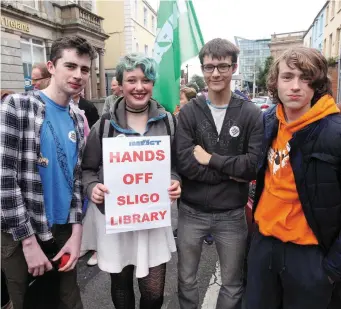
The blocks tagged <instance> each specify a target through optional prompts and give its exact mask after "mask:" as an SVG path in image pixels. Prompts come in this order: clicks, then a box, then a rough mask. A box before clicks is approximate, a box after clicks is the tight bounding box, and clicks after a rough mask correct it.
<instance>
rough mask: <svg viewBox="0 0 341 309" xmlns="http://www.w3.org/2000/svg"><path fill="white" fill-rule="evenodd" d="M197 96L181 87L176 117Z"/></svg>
mask: <svg viewBox="0 0 341 309" xmlns="http://www.w3.org/2000/svg"><path fill="white" fill-rule="evenodd" d="M196 96H197V92H196V90H195V89H194V88H190V87H187V86H184V87H181V88H180V105H177V106H176V110H175V112H174V115H176V116H178V114H179V112H180V110H181V108H183V107H184V106H185V105H186V104H187V103H188V102H189V101H190V100H191V99H193V98H195V97H196ZM179 202H180V200H178V201H177V204H178V209H179ZM173 236H174V238H177V237H178V229H175V230H174V231H173Z"/></svg>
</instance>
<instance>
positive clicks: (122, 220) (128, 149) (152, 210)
mask: <svg viewBox="0 0 341 309" xmlns="http://www.w3.org/2000/svg"><path fill="white" fill-rule="evenodd" d="M170 162H171V160H170V139H169V136H136V137H135V136H134V137H132V136H131V137H124V136H123V137H116V138H103V171H104V185H105V186H106V187H107V188H108V189H109V194H106V195H105V221H106V233H107V234H112V233H121V232H128V231H138V230H145V229H153V228H158V227H165V226H170V225H171V211H170V199H169V195H168V188H169V186H170V183H171V171H170V170H171V163H170Z"/></svg>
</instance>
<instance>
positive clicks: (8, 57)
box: [0, 31, 25, 92]
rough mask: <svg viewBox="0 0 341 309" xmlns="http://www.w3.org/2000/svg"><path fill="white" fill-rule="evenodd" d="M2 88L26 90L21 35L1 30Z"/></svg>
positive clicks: (0, 70) (16, 90) (0, 69)
mask: <svg viewBox="0 0 341 309" xmlns="http://www.w3.org/2000/svg"><path fill="white" fill-rule="evenodd" d="M0 74H1V89H7V90H12V91H15V92H24V90H25V85H24V69H23V65H22V60H21V48H20V35H18V34H14V33H9V32H3V31H2V32H1V68H0Z"/></svg>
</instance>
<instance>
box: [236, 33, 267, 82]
mask: <svg viewBox="0 0 341 309" xmlns="http://www.w3.org/2000/svg"><path fill="white" fill-rule="evenodd" d="M235 41H236V45H237V46H238V48H239V49H240V54H239V73H240V74H242V75H243V81H244V87H251V86H252V83H253V76H254V73H255V72H256V74H257V73H258V71H259V67H261V68H263V67H264V63H265V60H266V58H267V57H269V56H270V55H271V54H270V47H269V43H270V42H271V39H262V40H248V39H244V38H240V37H235ZM256 78H257V75H256ZM245 82H246V83H245Z"/></svg>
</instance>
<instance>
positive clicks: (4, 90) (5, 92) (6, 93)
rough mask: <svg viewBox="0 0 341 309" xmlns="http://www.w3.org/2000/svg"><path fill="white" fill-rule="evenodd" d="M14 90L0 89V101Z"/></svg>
mask: <svg viewBox="0 0 341 309" xmlns="http://www.w3.org/2000/svg"><path fill="white" fill-rule="evenodd" d="M14 93H15V92H14V91H12V90H6V89H1V102H3V101H4V100H5V99H6V97H7V96H8V95H10V94H14Z"/></svg>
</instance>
